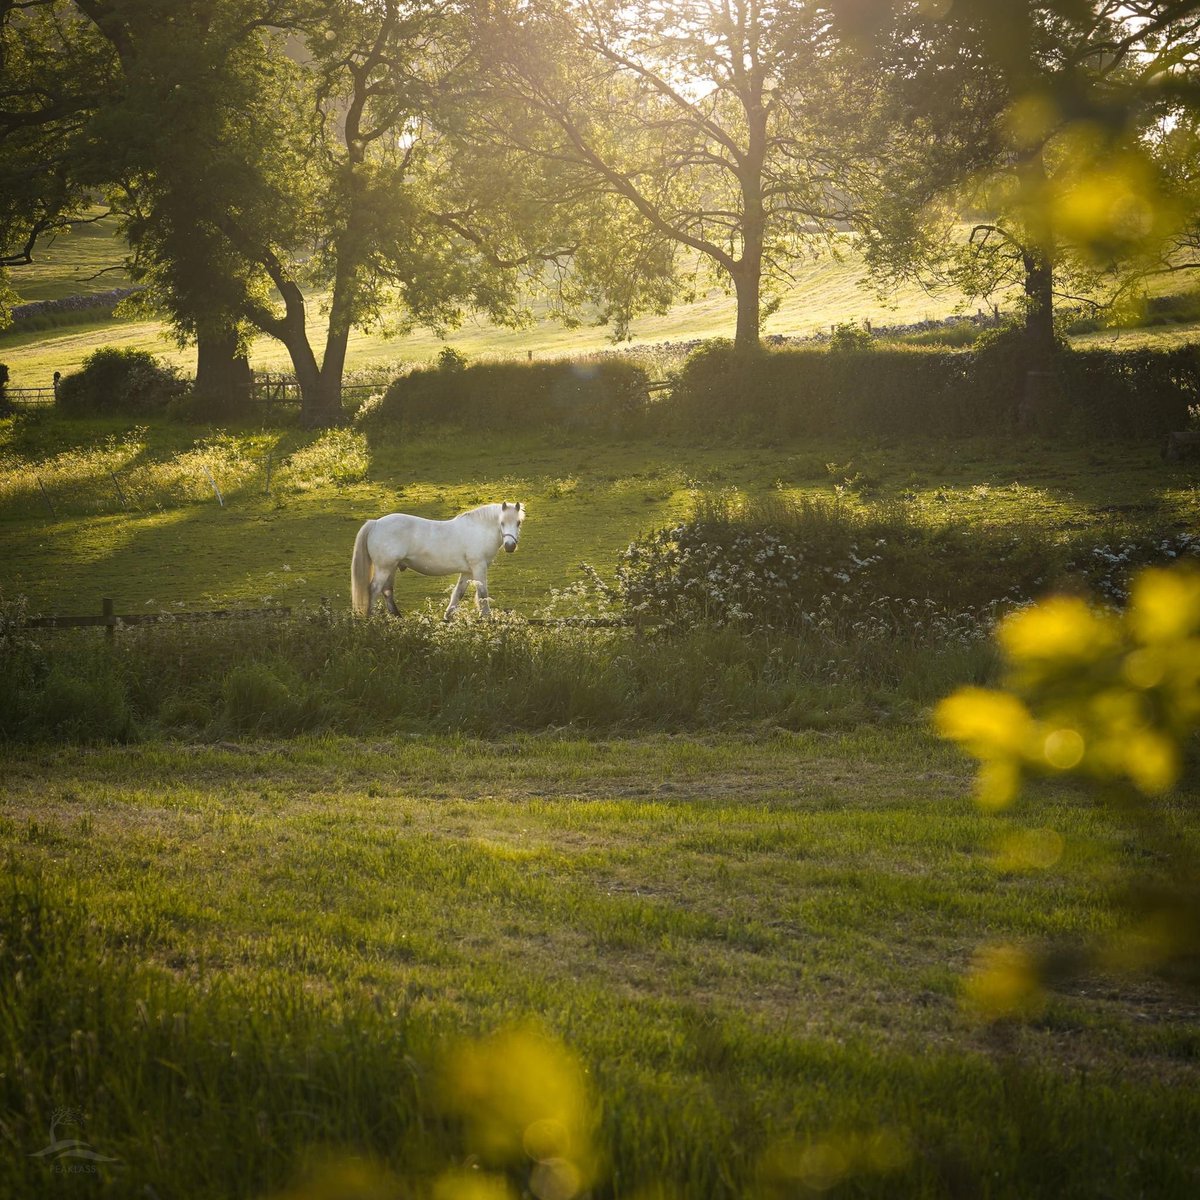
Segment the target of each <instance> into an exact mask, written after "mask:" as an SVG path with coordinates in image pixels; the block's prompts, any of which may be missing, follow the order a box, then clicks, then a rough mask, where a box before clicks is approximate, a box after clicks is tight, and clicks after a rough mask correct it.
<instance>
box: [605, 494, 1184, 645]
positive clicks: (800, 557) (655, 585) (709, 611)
mask: <svg viewBox="0 0 1200 1200" xmlns="http://www.w3.org/2000/svg"><path fill="white" fill-rule="evenodd" d="M1181 557H1188V558H1193V559H1195V558H1197V557H1200V537H1192V536H1191V535H1189V534H1186V533H1181V534H1174V535H1171V536H1170V537H1163V536H1161V535H1157V536H1153V537H1151V536H1144V537H1141V538H1126V539H1125V540H1123V541H1121V542H1118V543H1117V544H1114V545H1109V544H1096V543H1095V542H1094V541H1088V540H1083V539H1077V540H1074V541H1072V540H1071V539H1070V538H1064V539H1062V540H1060V541H1052V540H1049V539H1047V538H1046V537H1045V536H1044V535H1041V534H1039V533H1037V532H1035V531H1026V530H1021V529H1019V528H1011V527H1010V528H1007V529H1004V528H994V529H975V528H971V527H968V526H965V525H958V524H951V523H947V524H944V525H929V524H927V523H925V522H916V521H913V520H911V519H910V518H909V517H908V515H907V514H906V512H905V510H904V509H902V508H888V507H884V508H879V509H875V510H868V511H862V510H858V509H851V508H848V507H847V506H845V505H844V504H841V503H839V502H836V501H828V500H807V499H805V500H801V501H799V502H786V501H780V500H777V501H771V502H759V503H753V504H740V503H735V502H733V501H731V500H730V499H729V498H727V497H717V498H715V499H710V500H707V501H705V502H703V503H701V504H700V505H699V507H698V508H697V511H696V512H695V514H694V515H693V516H692V517H691V518H690V519H689V520H687V521H683V522H681V523H679V524H678V525H674V526H671V527H669V528H665V529H659V530H657V531H655V532H653V533H651V534H650V535H649V536H648V537H645V538H643V539H641V540H640V541H636V542H634V543H633V544H632V545H630V546H629V547H628V549H626V550H625V551H624V553H623V554H622V555H621V559H620V562H619V565H618V569H617V577H616V585H615V588H614V589H613V590H614V592H615V597H610V599H612V598H615V599H616V600H618V601H619V605H620V608H622V609H623V610H624V611H625V612H627V613H628V614H630V615H632V616H639V617H642V618H645V619H649V620H652V621H654V622H657V623H660V624H668V625H672V626H678V627H688V626H691V625H694V624H696V623H709V624H718V625H723V624H739V625H741V626H743V627H745V628H764V627H768V628H776V629H789V630H793V631H795V630H804V629H809V630H813V629H818V628H825V629H828V630H829V631H831V632H832V633H833V634H834V635H835V636H838V637H840V636H844V635H849V636H852V637H857V638H866V639H878V638H880V637H886V636H889V635H891V634H899V635H901V636H905V637H907V636H910V635H912V634H914V633H920V634H924V633H931V634H933V635H934V636H935V640H938V641H940V642H942V643H943V644H945V643H947V642H950V641H962V640H966V641H970V639H971V638H972V637H985V636H987V633H988V630H989V628H990V626H991V624H992V622H993V620H994V617H995V616H996V614H997V612H998V611H999V610H1000V609H1002V608H1003V607H1005V606H1009V605H1012V604H1014V603H1025V602H1028V601H1030V600H1032V599H1034V598H1036V597H1037V596H1039V595H1041V594H1043V593H1045V592H1047V591H1049V590H1052V589H1054V588H1061V587H1069V588H1075V589H1080V588H1085V589H1087V590H1090V591H1091V592H1093V593H1094V594H1095V595H1096V596H1097V597H1099V598H1102V599H1103V600H1106V601H1108V602H1110V603H1115V604H1121V603H1123V602H1124V601H1125V600H1126V598H1127V592H1126V589H1127V587H1128V581H1129V577H1130V574H1131V573H1132V572H1133V571H1134V570H1136V569H1137V568H1138V567H1139V566H1144V565H1148V564H1151V563H1166V562H1170V561H1174V560H1177V559H1179V558H1181Z"/></svg>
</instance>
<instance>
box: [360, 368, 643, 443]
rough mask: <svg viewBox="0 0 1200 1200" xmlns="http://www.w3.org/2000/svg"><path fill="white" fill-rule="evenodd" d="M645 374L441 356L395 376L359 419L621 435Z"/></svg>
mask: <svg viewBox="0 0 1200 1200" xmlns="http://www.w3.org/2000/svg"><path fill="white" fill-rule="evenodd" d="M648 382H649V381H648V378H647V376H646V373H645V371H643V370H642V369H641V368H640V367H636V366H634V365H632V364H631V363H627V362H622V361H619V360H616V359H609V360H596V361H584V362H553V363H476V364H472V365H465V364H464V362H463V360H462V359H461V358H460V357H459V356H458V355H456V354H455V355H453V357H449V356H445V355H444V356H443V358H442V360H441V362H440V365H439V366H438V367H436V368H424V369H421V370H416V371H412V372H410V373H409V374H407V375H403V376H401V377H400V378H399V379H397V380H395V381H394V382H393V383H392V384H391V386H390V387H389V388H388V389H387V392H386V393H385V394H384V396H383V399H382V401H381V402H380V403H379V404H378V405H376V406H374V407H373V408H372V409H371V411H370V412H369V413H368V414H366V415H365V416H364V418H363V421H364V424H365V425H367V426H368V427H384V426H388V425H398V426H402V427H406V428H410V429H415V428H421V427H425V426H432V425H464V426H470V428H472V429H477V430H485V431H488V432H502V431H504V430H516V429H537V428H543V427H545V426H560V427H563V428H567V429H580V430H597V431H601V432H626V431H631V430H633V429H635V428H636V427H637V425H638V424H639V421H640V419H641V418H642V416H643V414H644V413H645V411H646V409H647V406H648V403H649V393H648V391H647V383H648Z"/></svg>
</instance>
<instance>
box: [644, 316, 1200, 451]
mask: <svg viewBox="0 0 1200 1200" xmlns="http://www.w3.org/2000/svg"><path fill="white" fill-rule="evenodd" d="M1026 374H1027V373H1026V360H1025V357H1024V354H1023V351H1022V347H1021V345H1020V338H1019V336H1018V334H1017V333H1016V332H1012V331H1008V330H1004V331H1001V332H1000V333H999V334H997V335H995V336H990V337H985V338H981V339H980V340H979V342H978V343H977V344H976V346H975V348H973V349H971V350H969V351H954V350H948V349H945V348H935V347H922V346H907V347H892V348H884V347H874V348H872V349H869V350H865V349H856V348H854V347H852V346H851V347H849V348H844V349H834V350H830V349H825V348H821V347H815V346H814V347H806V348H801V349H795V348H789V349H778V350H762V351H753V352H746V351H740V350H737V349H736V348H735V347H734V346H733V345H732V343H728V342H720V341H717V342H712V343H709V344H708V345H707V346H705V347H702V348H701V349H700V350H698V351H696V352H695V353H694V354H693V355H692V356H691V357H690V358H689V359H688V360H687V362H686V363H685V364H684V366H683V368H682V369H681V371H680V373H679V375H678V378H677V381H676V383H675V387H674V390H673V392H672V394H671V397H670V399H669V400H667V401H664V402H663V403H662V404H661V405H659V406H656V409H657V415H658V418H659V420H660V422H661V423H662V424H663V425H664V426H666V427H669V428H676V429H680V430H686V431H693V432H695V431H710V430H714V429H715V430H723V431H728V432H734V433H739V432H741V433H756V434H760V435H761V434H767V435H772V436H780V437H798V436H805V437H807V436H817V435H822V434H847V433H849V434H857V435H862V436H866V435H899V436H918V437H922V436H928V435H930V434H937V435H951V436H954V435H967V434H979V433H988V432H995V433H1003V432H1009V431H1012V430H1015V429H1017V428H1018V427H1019V425H1021V424H1022V422H1024V423H1026V424H1030V423H1031V424H1032V425H1033V426H1034V428H1035V429H1036V430H1037V432H1039V433H1043V434H1048V435H1051V436H1055V435H1064V434H1065V435H1068V436H1083V437H1161V436H1163V435H1164V434H1166V433H1168V432H1170V431H1171V430H1174V429H1182V428H1184V427H1185V426H1186V425H1187V421H1188V409H1189V406H1192V405H1195V404H1196V403H1197V402H1200V348H1196V347H1191V346H1188V347H1182V348H1180V349H1178V350H1171V351H1151V350H1129V351H1121V350H1082V351H1075V350H1062V351H1061V352H1060V353H1059V354H1058V355H1057V356H1056V358H1055V360H1054V363H1053V370H1052V371H1051V372H1050V373H1049V375H1048V376H1047V377H1045V378H1044V379H1042V380H1041V381H1039V382H1040V392H1041V395H1040V398H1039V402H1038V404H1037V405H1036V407H1035V409H1034V410H1033V411H1032V412H1027V413H1022V404H1023V401H1024V398H1025V394H1026Z"/></svg>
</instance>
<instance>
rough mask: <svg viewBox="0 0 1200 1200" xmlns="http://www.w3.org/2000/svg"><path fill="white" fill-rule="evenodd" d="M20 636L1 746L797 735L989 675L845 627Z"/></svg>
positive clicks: (429, 622)
mask: <svg viewBox="0 0 1200 1200" xmlns="http://www.w3.org/2000/svg"><path fill="white" fill-rule="evenodd" d="M33 634H34V631H28V630H20V629H18V630H15V631H14V632H13V633H12V634H11V636H10V637H9V638H8V639H7V641H6V642H5V643H3V644H2V645H0V659H2V660H3V661H2V662H0V667H2V668H3V669H4V670H5V672H6V674H7V676H8V679H9V681H10V684H9V687H8V688H7V689H6V690H5V693H4V696H3V698H2V699H0V734H3V736H6V737H8V738H17V739H21V740H30V739H32V740H39V739H44V738H56V739H59V738H68V739H80V740H97V739H99V740H110V739H114V738H115V739H124V738H129V737H142V736H150V735H153V734H157V733H168V734H184V735H191V736H195V735H197V734H204V735H208V736H214V737H215V736H253V735H269V736H281V735H289V734H294V733H299V732H305V731H314V730H331V731H339V732H343V733H351V734H368V733H380V732H383V733H390V732H398V731H413V732H421V731H462V732H467V733H472V734H479V735H496V734H502V733H504V732H508V731H516V730H539V729H546V728H552V727H561V726H571V727H575V728H578V729H582V730H593V731H610V732H611V731H621V730H625V731H632V730H689V729H702V728H711V727H714V726H734V727H736V726H745V725H747V724H752V723H761V722H768V723H772V724H776V725H782V726H785V727H788V728H803V727H811V726H823V725H828V724H837V723H854V722H858V721H861V720H868V719H878V718H886V717H889V716H891V717H895V718H897V719H912V718H914V717H915V716H916V714H917V713H919V712H920V711H921V709H922V708H923V707H924V706H926V705H928V704H931V703H932V702H933V701H934V700H936V699H937V698H938V697H939V696H940V695H942V694H944V692H945V691H946V690H947V689H948V688H950V687H952V686H954V685H956V684H958V683H961V682H964V681H967V680H978V679H981V678H983V677H984V676H986V674H987V672H988V670H989V665H990V663H991V651H990V649H989V648H988V647H987V646H986V644H985V643H983V642H982V641H980V640H979V639H976V638H964V639H960V640H958V641H956V642H954V643H953V644H947V643H946V642H945V639H944V638H943V637H942V636H941V635H940V634H939V633H938V632H937V631H936V630H934V629H933V628H928V627H922V626H921V625H920V624H919V622H913V623H912V624H911V627H910V629H909V630H908V632H907V633H906V634H905V633H899V632H897V631H896V630H895V629H894V628H893V631H892V634H890V635H888V636H876V637H864V636H863V635H862V631H861V629H858V628H856V627H855V626H854V624H853V623H852V622H846V624H845V625H844V626H837V625H836V624H830V625H827V626H823V627H821V628H818V629H814V630H808V631H799V632H797V633H790V634H786V635H784V634H776V633H770V632H760V633H753V632H751V633H744V632H740V631H735V630H731V629H721V628H718V627H711V628H707V627H702V628H697V629H693V630H690V631H687V632H684V633H676V634H674V635H672V636H658V635H656V634H655V633H654V632H653V631H652V630H647V631H645V632H639V631H638V630H636V629H607V628H605V629H587V628H575V627H565V628H558V627H551V628H542V627H536V626H531V625H529V624H527V623H525V622H523V621H520V620H515V619H511V620H510V619H504V618H501V619H497V620H494V621H492V622H490V623H488V622H480V621H476V620H472V619H470V618H464V619H460V621H459V622H457V623H455V624H453V625H450V626H447V625H445V624H444V623H443V622H441V621H440V620H438V619H436V618H434V617H432V616H427V615H417V616H410V617H407V618H405V619H404V620H403V621H394V620H392V619H390V618H386V617H376V618H373V619H372V620H370V621H361V620H355V619H352V618H349V617H344V616H341V615H337V614H333V613H329V612H323V613H316V614H310V615H304V616H293V617H291V618H287V619H278V620H266V619H262V618H247V619H245V620H237V621H224V622H220V623H216V622H214V623H213V624H211V625H205V624H198V625H193V624H188V625H179V626H170V625H162V626H143V627H135V628H132V629H125V630H121V631H120V632H119V633H118V634H117V636H116V638H115V639H114V640H113V641H112V643H111V645H110V644H106V643H105V641H104V639H103V637H102V635H101V634H100V633H99V631H71V632H69V631H59V632H54V633H45V632H39V633H38V634H37V636H36V638H35V637H34V636H33Z"/></svg>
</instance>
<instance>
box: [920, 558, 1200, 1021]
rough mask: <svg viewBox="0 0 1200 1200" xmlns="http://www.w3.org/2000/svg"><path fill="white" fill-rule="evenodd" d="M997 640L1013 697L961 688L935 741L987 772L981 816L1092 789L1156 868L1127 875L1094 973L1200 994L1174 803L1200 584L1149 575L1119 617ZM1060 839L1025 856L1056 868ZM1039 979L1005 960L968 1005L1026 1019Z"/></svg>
mask: <svg viewBox="0 0 1200 1200" xmlns="http://www.w3.org/2000/svg"><path fill="white" fill-rule="evenodd" d="M996 637H997V642H998V644H999V647H1000V650H1001V652H1002V654H1003V656H1004V661H1005V664H1006V678H1005V686H1004V687H1002V688H1000V689H988V688H978V687H967V688H962V689H960V690H959V691H957V692H955V693H954V694H953V695H951V696H949V697H948V698H947V699H945V700H943V701H942V703H941V704H940V705H939V706H938V707H937V710H936V712H935V722H936V725H937V728H938V731H939V732H940V733H941V735H942V736H943V737H946V738H948V739H950V740H952V741H955V742H957V743H958V744H959V745H961V746H962V747H963V749H964V750H966V751H967V752H968V753H969V754H971V755H972V756H973V757H975V758H976V759H978V760H979V763H980V767H979V772H978V776H977V780H976V795H977V798H978V800H979V803H980V804H981V805H982V806H983V807H985V808H988V809H1004V808H1007V807H1008V806H1010V805H1011V804H1013V803H1014V802H1015V801H1016V800H1017V798H1018V796H1019V795H1020V793H1021V791H1022V788H1023V787H1024V785H1025V784H1026V782H1027V781H1028V780H1030V779H1032V778H1078V779H1081V780H1084V781H1086V782H1087V783H1088V784H1089V785H1090V788H1091V795H1092V796H1093V798H1094V800H1095V802H1096V803H1097V804H1098V805H1100V806H1101V807H1102V808H1104V809H1105V810H1107V812H1108V813H1109V815H1110V816H1111V818H1112V819H1115V820H1118V821H1120V822H1122V823H1123V824H1125V825H1127V826H1128V827H1129V828H1130V829H1131V831H1132V833H1133V836H1134V837H1135V839H1136V846H1137V850H1138V852H1139V855H1140V856H1142V857H1143V858H1145V859H1147V860H1149V862H1150V863H1151V864H1152V868H1151V870H1150V871H1149V873H1147V874H1146V875H1145V877H1142V876H1141V874H1138V875H1134V873H1133V868H1131V867H1129V866H1126V867H1125V868H1123V871H1122V878H1121V880H1120V883H1119V885H1118V896H1117V899H1118V901H1119V903H1120V906H1121V907H1122V908H1123V909H1124V910H1125V911H1126V914H1127V916H1128V917H1129V920H1128V922H1127V923H1126V925H1125V926H1124V927H1123V929H1122V930H1121V932H1120V933H1119V934H1118V935H1117V937H1116V939H1115V940H1114V941H1113V942H1112V943H1111V944H1110V945H1109V946H1107V947H1106V948H1104V950H1103V951H1102V952H1101V954H1100V956H1099V959H1098V961H1101V962H1103V963H1105V964H1107V965H1110V966H1124V967H1131V968H1138V969H1156V970H1162V971H1164V972H1166V973H1168V974H1170V975H1172V976H1174V977H1176V978H1178V979H1180V980H1182V981H1183V982H1184V983H1186V984H1187V985H1188V986H1190V987H1191V988H1193V989H1195V988H1200V870H1198V867H1197V863H1198V861H1200V860H1198V859H1197V856H1196V846H1195V845H1194V843H1193V840H1192V839H1191V838H1190V837H1188V836H1187V835H1186V834H1185V831H1184V830H1183V829H1181V828H1180V827H1179V823H1178V822H1177V821H1176V820H1175V818H1174V814H1173V811H1172V805H1171V801H1170V798H1169V795H1170V792H1171V790H1172V788H1174V786H1175V785H1176V784H1177V783H1179V782H1180V780H1181V778H1182V776H1183V774H1184V772H1185V769H1186V766H1187V761H1188V753H1189V750H1190V749H1191V747H1192V745H1193V743H1194V736H1195V733H1196V731H1197V729H1198V728H1200V572H1198V571H1196V569H1195V568H1194V567H1192V566H1190V565H1188V566H1178V567H1174V568H1170V569H1149V570H1145V571H1143V572H1142V573H1141V574H1140V575H1138V576H1137V577H1136V578H1135V580H1134V582H1133V586H1132V589H1131V596H1130V602H1129V605H1128V607H1127V608H1126V609H1125V611H1124V612H1123V613H1117V612H1114V611H1112V610H1108V609H1099V608H1095V607H1093V606H1091V605H1089V604H1088V603H1086V602H1085V601H1083V600H1081V599H1078V598H1074V597H1066V596H1063V597H1056V598H1052V599H1050V600H1047V601H1045V602H1044V603H1042V604H1038V605H1036V606H1033V607H1031V608H1027V609H1024V610H1022V611H1020V612H1017V613H1014V614H1013V615H1011V616H1009V617H1008V618H1007V619H1006V620H1005V621H1004V622H1002V624H1001V625H1000V627H999V629H998V631H997V635H996ZM1055 837H1056V835H1054V833H1053V831H1042V832H1041V833H1040V834H1038V835H1034V836H1033V837H1032V838H1031V839H1029V840H1028V843H1027V845H1026V846H1025V848H1024V853H1025V854H1026V855H1027V857H1031V858H1032V859H1033V860H1034V861H1035V862H1039V861H1040V862H1044V863H1046V864H1047V865H1049V864H1052V863H1053V862H1054V861H1057V857H1058V855H1059V853H1061V844H1060V843H1059V844H1056V842H1055V840H1054V839H1055ZM1015 849H1016V851H1017V853H1018V855H1020V854H1021V853H1022V850H1021V848H1020V846H1019V845H1018V846H1017V847H1015ZM1036 978H1037V971H1036V970H1035V968H1034V966H1033V965H1032V963H1031V961H1030V960H1029V959H1028V957H1027V955H1026V954H1025V952H1024V951H1018V950H997V951H994V952H989V954H988V956H987V957H986V958H985V959H984V960H982V961H981V962H980V963H979V964H977V967H976V970H975V971H974V972H973V973H972V975H971V977H970V979H969V980H968V985H967V994H968V997H969V998H971V1000H972V1003H973V1004H974V1006H975V1007H976V1009H977V1010H978V1011H980V1012H981V1013H983V1014H984V1015H990V1016H1000V1015H1022V1014H1028V1013H1029V1012H1031V1011H1032V1010H1033V1008H1034V1007H1035V1004H1034V999H1033V997H1034V993H1035V991H1036V986H1035V985H1036Z"/></svg>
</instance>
